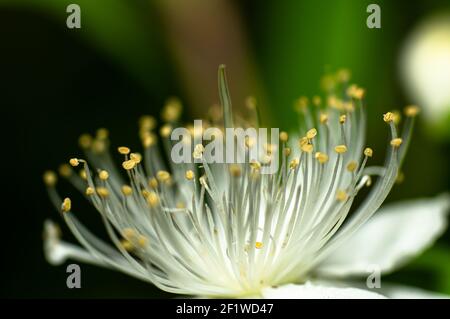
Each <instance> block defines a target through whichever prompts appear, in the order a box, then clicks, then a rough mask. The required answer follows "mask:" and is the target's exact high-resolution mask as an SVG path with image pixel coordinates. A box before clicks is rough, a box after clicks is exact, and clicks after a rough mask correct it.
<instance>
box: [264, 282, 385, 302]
mask: <svg viewBox="0 0 450 319" xmlns="http://www.w3.org/2000/svg"><path fill="white" fill-rule="evenodd" d="M262 296H263V298H266V299H382V298H385V297H384V296H382V295H380V294H377V293H374V292H370V291H367V290H364V289H357V288H338V287H328V286H325V285H315V284H312V283H310V282H307V283H305V284H304V285H294V284H288V285H285V286H281V287H278V288H265V289H264V290H263V291H262Z"/></svg>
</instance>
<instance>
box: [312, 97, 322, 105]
mask: <svg viewBox="0 0 450 319" xmlns="http://www.w3.org/2000/svg"><path fill="white" fill-rule="evenodd" d="M312 103H313V104H314V106H320V104H321V103H322V99H321V97H320V96H318V95H316V96H314V97H313V98H312Z"/></svg>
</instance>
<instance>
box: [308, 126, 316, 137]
mask: <svg viewBox="0 0 450 319" xmlns="http://www.w3.org/2000/svg"><path fill="white" fill-rule="evenodd" d="M316 135H317V130H316V129H315V128H312V129H310V130H309V131H308V132H306V137H307V138H308V139H313V138H314V137H316Z"/></svg>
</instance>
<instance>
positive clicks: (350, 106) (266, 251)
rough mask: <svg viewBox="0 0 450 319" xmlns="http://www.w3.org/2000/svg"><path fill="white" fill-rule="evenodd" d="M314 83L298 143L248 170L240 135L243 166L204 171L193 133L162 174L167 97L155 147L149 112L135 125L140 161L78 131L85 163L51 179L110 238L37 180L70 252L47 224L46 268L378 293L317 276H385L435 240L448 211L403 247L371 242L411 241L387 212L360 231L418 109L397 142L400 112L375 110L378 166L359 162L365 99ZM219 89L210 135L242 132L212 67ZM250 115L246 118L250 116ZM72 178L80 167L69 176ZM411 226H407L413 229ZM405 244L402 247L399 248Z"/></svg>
mask: <svg viewBox="0 0 450 319" xmlns="http://www.w3.org/2000/svg"><path fill="white" fill-rule="evenodd" d="M324 85H325V88H326V90H327V95H326V98H325V99H323V100H324V102H322V99H321V98H320V97H314V98H313V99H312V103H309V101H308V100H307V99H306V98H301V99H299V100H298V101H297V103H296V108H297V110H298V111H299V113H300V119H301V123H300V128H299V131H298V133H296V134H299V135H300V136H301V137H299V138H294V137H293V136H295V134H291V136H289V134H287V133H286V132H281V133H280V134H279V140H280V141H279V144H278V145H277V147H275V146H274V145H270V144H267V145H265V154H261V156H260V157H259V158H253V159H251V160H250V159H249V158H248V154H249V151H250V149H251V148H252V147H254V146H253V143H252V141H251V140H250V139H247V140H246V141H245V145H246V148H245V150H244V151H243V152H244V153H245V154H241V155H242V156H243V157H244V158H246V159H249V160H248V161H247V162H245V163H211V162H209V161H207V160H206V158H205V156H203V153H204V152H205V147H207V145H203V144H195V143H194V141H195V137H196V136H195V135H196V134H197V133H196V132H194V131H192V128H191V127H188V128H189V131H190V132H191V133H190V134H189V136H185V137H184V139H183V141H184V142H185V143H188V144H189V145H190V147H191V148H192V157H193V158H194V159H196V160H197V161H192V163H182V164H174V163H173V162H172V161H170V160H164V156H163V154H161V153H160V149H164V150H165V151H166V153H167V154H169V155H168V158H169V159H170V150H171V148H172V146H173V141H172V140H171V139H170V135H171V132H172V130H173V129H174V128H175V127H177V126H178V125H179V117H180V112H181V104H180V103H179V101H178V100H170V101H169V102H168V104H167V105H166V106H165V108H164V109H163V113H162V118H163V120H164V123H163V125H162V126H161V127H160V138H158V137H157V135H156V133H155V128H156V121H155V120H154V119H153V118H152V117H149V116H144V117H143V118H142V119H141V121H140V131H139V133H140V138H141V140H142V145H143V151H142V153H139V152H135V151H131V150H130V149H129V148H128V147H125V146H121V147H118V148H117V151H118V152H119V153H120V154H121V155H122V156H123V162H122V164H121V168H117V167H116V166H115V165H114V164H113V160H112V157H111V154H110V153H109V152H108V149H109V144H110V142H109V138H108V132H107V131H106V130H105V129H100V130H98V131H97V134H96V136H95V137H92V136H90V135H87V134H84V135H82V136H81V137H80V140H79V141H80V146H81V147H82V148H83V150H84V156H80V157H79V158H72V159H70V161H69V163H70V166H69V165H68V164H65V165H63V166H62V167H61V168H60V174H61V175H62V176H63V177H65V178H66V179H67V180H69V181H70V182H71V183H72V184H73V185H74V186H75V188H77V189H78V190H79V191H80V192H81V193H82V194H84V196H85V197H86V199H87V200H88V201H90V202H91V203H92V205H93V206H94V207H95V208H96V210H97V211H98V213H99V215H100V218H101V219H102V220H103V222H104V225H105V228H106V231H107V233H108V235H109V237H110V242H105V241H103V240H101V239H100V238H98V237H97V236H96V235H95V234H94V233H92V232H91V231H89V230H88V229H87V228H86V227H85V226H84V225H83V224H82V223H81V222H80V221H79V219H78V217H79V216H80V212H79V211H77V205H76V204H74V205H72V202H71V199H70V198H69V197H66V198H62V197H60V195H59V194H58V192H57V190H56V188H55V186H56V184H57V176H56V174H55V173H54V172H52V171H47V172H46V173H45V174H44V181H45V184H46V185H47V188H48V192H49V194H50V198H51V200H52V201H53V203H54V205H55V206H56V207H57V208H58V209H59V210H60V212H61V216H62V218H63V219H64V221H65V222H66V224H67V226H68V228H69V229H70V231H71V232H72V233H73V235H74V236H75V237H76V238H77V240H78V241H79V242H80V244H81V245H82V247H80V246H77V245H73V244H70V243H67V242H64V241H62V240H61V239H60V231H59V228H58V226H57V225H56V224H54V223H53V222H51V221H49V220H47V221H46V222H45V224H44V235H45V241H44V250H45V253H46V256H47V259H48V260H49V262H50V263H52V264H61V263H62V262H64V261H65V260H66V259H67V258H71V259H74V260H80V261H83V262H88V263H92V264H96V265H100V266H104V267H108V268H111V269H115V270H119V271H122V272H124V273H126V274H129V275H131V276H134V277H136V278H139V279H141V280H144V281H147V282H149V283H151V284H153V285H155V286H157V287H158V288H160V289H162V290H165V291H168V292H171V293H176V294H185V295H196V296H208V297H248V296H263V297H295V296H298V297H335V296H338V297H355V296H356V297H378V296H379V295H378V294H376V293H373V292H368V291H365V290H362V289H358V288H347V287H345V288H344V287H341V286H340V285H334V286H333V287H329V285H326V284H323V283H321V284H320V285H319V286H317V277H318V276H319V277H320V276H323V278H329V277H330V276H334V277H342V276H343V275H352V274H355V273H358V274H361V273H362V272H364V271H365V269H364V267H365V266H367V263H378V264H380V267H386V268H388V269H391V268H393V267H394V265H393V264H392V263H391V262H392V260H394V261H396V258H397V256H396V254H398V253H400V255H401V256H400V257H402V258H403V257H405V256H410V255H411V254H412V253H413V252H414V251H415V249H416V248H418V249H419V248H424V247H425V246H426V244H427V243H429V242H430V241H431V240H432V239H433V238H435V236H436V234H437V233H439V232H441V231H442V227H441V224H442V223H443V221H442V220H443V213H442V211H443V209H442V206H443V204H442V203H443V202H445V205H447V202H448V199H447V198H445V200H440V201H439V202H440V203H441V204H436V203H434V204H428V205H432V206H433V205H434V206H433V207H434V208H433V207H432V209H431V212H430V214H431V215H432V216H431V217H430V216H428V217H427V218H429V219H430V220H433V218H435V219H436V220H435V224H434V226H435V227H434V229H432V230H431V231H429V232H428V231H426V230H423V229H422V231H423V232H424V234H423V236H420V238H419V235H421V234H418V236H417V238H415V239H414V240H415V241H414V242H412V241H408V239H409V238H406V239H404V238H398V240H399V244H398V245H399V246H398V247H397V246H394V248H393V246H392V245H394V244H392V245H387V246H381V245H385V244H386V242H385V240H387V238H384V233H383V231H384V230H390V231H393V232H394V233H396V234H403V233H407V234H408V235H411V231H412V230H411V229H408V225H409V224H408V223H409V220H408V216H405V218H398V219H396V218H397V217H396V215H397V213H392V214H389V215H387V216H386V220H392V224H385V223H386V222H385V221H384V219H383V218H384V217H382V216H384V214H379V216H377V217H376V218H375V220H374V221H375V222H377V223H378V226H379V227H375V226H374V227H375V228H370V227H371V226H370V225H371V224H370V222H369V223H368V224H366V226H363V225H364V224H365V223H366V222H367V221H368V220H369V218H371V217H372V215H373V214H374V213H375V212H376V211H377V210H378V208H379V207H380V205H381V204H382V203H383V201H384V200H385V199H386V197H387V196H388V194H389V192H390V190H391V189H392V187H393V185H394V183H395V182H396V180H398V178H399V167H400V165H401V163H402V161H403V159H404V157H405V153H406V149H407V146H408V143H409V140H410V135H411V132H412V126H413V122H414V117H415V115H416V114H417V113H418V108H417V107H415V106H410V107H407V108H406V109H405V115H406V120H405V123H404V124H403V133H402V134H401V135H400V134H399V133H398V126H399V122H400V121H399V118H400V115H399V113H396V112H388V113H386V114H384V116H383V117H382V118H383V120H384V121H385V122H386V125H387V128H388V131H389V132H390V139H389V143H388V151H387V156H386V160H385V164H384V166H370V165H369V164H370V159H371V157H372V156H374V151H373V150H372V149H371V148H369V147H367V146H366V145H365V129H366V123H365V114H364V113H365V111H364V99H363V97H364V90H363V89H362V88H359V87H358V86H356V85H349V84H348V74H347V73H346V72H340V73H339V74H338V76H337V78H336V77H334V78H333V79H330V78H327V79H325V81H324ZM219 92H220V98H221V104H222V107H223V116H222V117H220V116H217V112H211V124H210V125H213V124H214V125H216V126H221V127H222V128H228V127H233V126H234V125H235V124H234V123H237V122H240V123H243V125H249V123H251V120H245V119H237V118H234V117H233V115H232V113H231V102H230V98H229V94H228V89H227V84H226V79H225V70H224V67H220V68H219ZM247 106H249V109H250V110H251V111H254V112H256V106H255V101H254V99H249V100H248V101H247ZM253 115H254V114H253ZM253 115H252V116H250V117H251V118H255V117H256V116H253ZM220 121H222V122H221V123H220ZM234 121H236V122H234ZM216 138H220V137H216ZM224 142H225V143H227V142H229V141H227V140H225V141H224ZM159 143H160V144H162V145H159ZM274 156H279V157H280V158H281V160H280V163H281V164H280V167H279V169H278V171H277V172H276V173H275V174H261V169H262V167H264V166H265V165H268V163H269V162H270V161H271V160H273V158H274ZM75 168H76V169H80V172H79V174H76V173H75V172H74V170H75ZM365 187H367V188H369V190H368V194H367V196H366V197H365V199H364V200H363V201H362V203H361V204H359V205H358V207H356V208H354V209H353V208H352V207H353V206H354V205H352V204H353V202H354V199H355V197H356V195H357V194H358V193H359V191H360V190H361V189H363V188H365ZM351 208H352V211H351V213H350V209H351ZM419 208H420V206H419V205H413V206H412V209H411V212H408V214H405V215H411V216H415V214H416V213H415V211H416V210H419ZM378 217H379V219H377V218H378ZM420 218H423V216H422V217H420ZM420 218H419V217H417V218H416V219H414V221H415V222H420ZM439 218H440V219H439ZM438 219H439V220H438ZM380 220H381V221H380ZM403 222H404V224H403ZM361 226H363V227H362V228H361ZM422 226H424V224H423V223H422ZM364 227H366V228H367V227H369V231H368V232H367V235H368V236H369V238H368V240H367V238H366V237H357V238H359V241H358V242H356V243H354V245H356V246H357V248H358V249H363V250H364V252H366V254H364V252H359V251H357V250H353V249H352V250H347V249H344V251H343V254H342V249H343V247H346V245H348V242H349V241H351V239H352V238H354V236H359V234H360V233H359V231H361V230H364V229H365V228H364ZM380 231H381V232H380ZM397 237H401V236H400V235H399V236H397ZM396 239H397V238H396ZM377 243H379V244H380V246H377ZM409 244H410V245H411V247H409V248H411V249H409V250H405V249H404V248H405V247H404V246H405V245H406V246H407V245H409ZM373 245H375V247H376V248H375V249H379V250H380V251H381V250H383V252H387V253H389V254H391V255H392V256H391V255H389V256H387V257H386V260H385V259H383V258H380V259H379V258H378V256H375V255H373V256H372V250H373V248H370V247H372V246H373ZM414 245H415V246H414ZM413 246H414V247H413ZM416 250H417V249H416ZM337 253H341V256H345V258H344V260H342V259H339V258H338V257H336V254H337ZM365 257H368V258H367V259H364V258H365ZM346 263H347V264H348V265H349V267H347V268H346V265H345V264H346ZM293 284H296V285H293ZM283 285H284V286H283ZM292 292H293V293H294V295H292Z"/></svg>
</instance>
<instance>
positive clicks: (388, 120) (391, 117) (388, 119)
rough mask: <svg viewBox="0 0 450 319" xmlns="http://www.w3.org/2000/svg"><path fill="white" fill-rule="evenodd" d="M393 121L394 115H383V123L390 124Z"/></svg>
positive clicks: (389, 113)
mask: <svg viewBox="0 0 450 319" xmlns="http://www.w3.org/2000/svg"><path fill="white" fill-rule="evenodd" d="M393 120H394V113H392V112H387V113H385V114H383V121H385V122H386V123H390V122H392V121H393Z"/></svg>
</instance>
